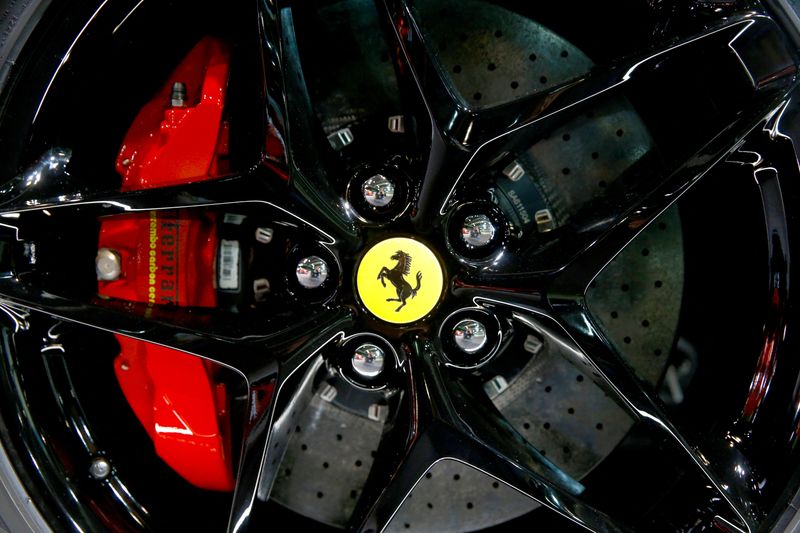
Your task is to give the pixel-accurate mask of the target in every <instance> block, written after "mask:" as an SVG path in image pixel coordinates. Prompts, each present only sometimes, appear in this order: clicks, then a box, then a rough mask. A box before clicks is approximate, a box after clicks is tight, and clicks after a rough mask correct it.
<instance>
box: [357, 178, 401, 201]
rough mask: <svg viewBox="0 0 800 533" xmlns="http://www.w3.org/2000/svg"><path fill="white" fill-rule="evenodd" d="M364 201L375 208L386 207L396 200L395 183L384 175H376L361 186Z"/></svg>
mask: <svg viewBox="0 0 800 533" xmlns="http://www.w3.org/2000/svg"><path fill="white" fill-rule="evenodd" d="M361 194H363V195H364V200H366V202H367V203H368V204H369V205H371V206H373V207H386V206H387V205H389V204H390V203H391V202H392V198H394V183H392V181H391V180H390V179H389V178H387V177H386V176H384V175H382V174H375V175H374V176H372V177H371V178H369V179H368V180H367V181H365V182H364V185H362V186H361Z"/></svg>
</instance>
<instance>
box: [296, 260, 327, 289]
mask: <svg viewBox="0 0 800 533" xmlns="http://www.w3.org/2000/svg"><path fill="white" fill-rule="evenodd" d="M296 273H297V281H298V282H299V283H300V285H302V286H303V287H305V288H306V289H316V288H317V287H319V286H320V285H322V284H323V283H325V280H326V279H328V263H326V262H325V261H324V260H323V259H322V258H321V257H317V256H316V255H312V256H309V257H304V258H303V259H301V260H300V261H299V262H298V263H297V271H296Z"/></svg>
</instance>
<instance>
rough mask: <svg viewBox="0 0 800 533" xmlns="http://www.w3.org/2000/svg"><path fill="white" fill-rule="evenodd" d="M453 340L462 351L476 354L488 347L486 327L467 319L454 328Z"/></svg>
mask: <svg viewBox="0 0 800 533" xmlns="http://www.w3.org/2000/svg"><path fill="white" fill-rule="evenodd" d="M453 340H454V341H455V343H456V346H458V347H459V348H460V349H461V351H463V352H465V353H475V352H477V351H479V350H480V349H481V348H483V347H484V346H485V345H486V340H487V337H486V327H484V325H483V324H481V323H480V322H478V321H477V320H473V319H471V318H466V319H464V320H461V321H460V322H458V323H457V324H456V325H455V327H453Z"/></svg>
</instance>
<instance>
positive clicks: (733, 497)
mask: <svg viewBox="0 0 800 533" xmlns="http://www.w3.org/2000/svg"><path fill="white" fill-rule="evenodd" d="M518 309H521V308H519V307H518ZM548 314H550V316H547V315H545V314H542V313H541V311H540V310H531V311H529V312H524V311H521V312H519V313H517V314H516V318H517V320H518V321H520V322H521V323H523V324H525V325H527V326H528V327H530V328H531V329H533V330H535V331H537V332H538V333H539V334H541V335H543V336H544V338H545V339H546V342H547V343H548V345H549V346H550V349H551V351H553V352H554V353H556V354H559V355H561V356H563V357H564V358H566V359H567V360H569V361H570V362H572V363H573V364H574V365H575V366H576V367H577V368H578V369H580V371H581V372H582V373H583V374H585V375H587V376H590V377H591V379H592V380H593V381H594V382H595V383H596V384H597V385H598V386H599V387H601V388H602V389H603V390H604V391H605V392H606V393H607V394H608V395H609V396H610V397H611V398H612V399H614V400H615V401H616V402H617V403H618V404H619V405H620V406H621V407H622V408H623V409H625V410H626V411H627V412H629V413H630V414H631V415H632V416H633V417H634V419H635V420H637V421H639V422H641V423H642V424H644V426H645V427H647V428H649V431H650V432H651V433H652V434H653V435H654V436H655V437H656V441H663V442H665V443H666V445H667V446H669V447H670V448H671V449H674V450H675V451H677V452H678V453H679V454H680V455H681V456H683V457H684V458H685V460H686V462H687V463H688V464H689V465H691V467H692V468H696V469H697V471H698V472H699V473H700V474H701V477H702V479H704V480H705V481H706V482H707V483H709V484H710V485H711V486H712V487H713V488H714V489H715V490H716V491H717V492H718V493H719V495H720V496H722V497H723V498H724V500H725V501H726V502H727V504H728V505H729V506H730V509H731V510H732V512H733V513H735V516H736V517H737V518H738V521H739V522H740V523H741V524H742V525H746V526H747V527H748V528H752V527H754V526H755V524H756V522H757V520H758V519H760V518H761V516H760V515H759V510H758V508H757V505H756V501H757V497H756V494H755V493H754V492H753V488H752V486H750V485H749V484H748V483H749V482H748V480H747V479H746V477H744V476H742V475H737V473H736V471H737V468H736V467H738V471H739V472H742V471H744V470H746V469H747V465H746V462H744V459H743V458H742V457H739V462H738V463H736V464H733V463H730V464H723V463H724V461H722V460H721V459H720V460H719V461H718V459H719V458H718V457H715V456H714V455H712V453H715V454H716V453H718V452H719V451H720V450H721V448H722V446H715V445H714V443H713V442H711V443H710V444H709V445H707V446H703V449H699V448H698V447H697V446H694V445H692V444H690V443H689V441H688V440H687V438H686V437H685V436H684V435H683V433H682V432H681V431H680V430H679V429H678V428H677V427H676V426H675V425H674V423H673V422H672V421H671V419H670V417H669V416H668V415H667V414H666V413H665V411H664V409H663V408H662V406H661V403H660V401H659V400H657V399H656V396H655V395H654V394H653V392H652V390H651V387H650V386H649V385H647V384H646V383H645V382H644V381H643V380H642V379H641V378H639V377H638V376H637V375H636V374H635V371H634V370H633V369H632V368H631V367H630V366H629V365H628V364H627V363H626V362H625V360H624V359H623V357H622V356H621V355H620V352H619V351H618V349H617V348H616V347H615V346H614V345H613V343H612V342H611V341H610V340H609V339H608V338H607V337H606V336H605V334H604V333H603V332H602V330H601V329H600V328H599V327H598V326H597V325H596V323H595V321H594V319H593V318H592V316H591V314H590V312H589V311H588V309H587V308H586V306H585V303H584V302H583V301H582V300H570V301H567V300H564V301H561V302H556V303H555V304H554V307H553V308H552V310H551V311H550V313H548ZM717 448H719V449H717ZM704 451H705V452H706V453H707V454H708V456H706V455H704V453H703V452H704ZM720 457H721V456H720ZM728 458H730V457H728ZM715 467H716V468H715Z"/></svg>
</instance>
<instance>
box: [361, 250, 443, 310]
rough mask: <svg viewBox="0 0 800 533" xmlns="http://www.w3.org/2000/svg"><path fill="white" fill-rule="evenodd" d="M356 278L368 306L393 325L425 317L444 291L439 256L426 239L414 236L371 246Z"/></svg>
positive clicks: (365, 252)
mask: <svg viewBox="0 0 800 533" xmlns="http://www.w3.org/2000/svg"><path fill="white" fill-rule="evenodd" d="M412 257H413V260H414V265H413V267H414V268H413V270H412V268H411V267H412V265H411V260H412ZM390 261H391V262H390ZM376 274H377V278H376ZM423 278H424V283H423ZM355 281H356V291H357V292H356V293H357V295H358V298H359V300H360V301H361V303H362V304H363V305H364V307H365V308H366V309H367V310H368V311H369V312H370V313H371V314H372V315H373V316H375V317H377V318H379V319H381V320H383V321H385V322H389V323H391V324H410V323H412V322H416V321H417V320H420V319H423V318H425V317H426V316H428V315H429V314H430V313H431V311H433V309H434V308H435V307H436V304H438V303H439V300H440V299H441V297H442V292H443V291H444V271H443V270H442V264H441V262H439V258H438V257H437V256H436V254H434V253H433V250H431V249H430V248H429V247H428V246H427V245H426V244H425V243H424V242H422V241H420V240H418V239H415V238H411V237H390V238H388V239H384V240H382V241H378V242H376V243H375V244H373V245H372V246H370V247H369V248H367V249H366V250H365V251H364V253H363V255H362V256H361V260H360V261H359V263H358V267H357V269H356V280H355Z"/></svg>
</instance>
